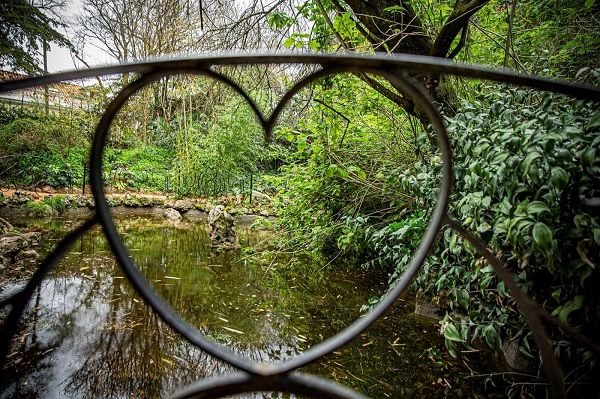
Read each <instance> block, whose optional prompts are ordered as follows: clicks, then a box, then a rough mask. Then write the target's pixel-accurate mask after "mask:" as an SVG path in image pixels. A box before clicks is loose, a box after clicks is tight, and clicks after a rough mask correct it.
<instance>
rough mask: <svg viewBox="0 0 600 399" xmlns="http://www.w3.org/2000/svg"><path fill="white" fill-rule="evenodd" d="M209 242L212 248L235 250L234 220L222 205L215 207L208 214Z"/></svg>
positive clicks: (236, 242) (236, 243) (236, 241)
mask: <svg viewBox="0 0 600 399" xmlns="http://www.w3.org/2000/svg"><path fill="white" fill-rule="evenodd" d="M208 224H209V226H210V241H211V245H212V246H213V247H222V248H235V247H237V245H238V240H237V234H236V233H235V228H234V224H235V220H234V219H233V216H231V215H230V214H229V213H227V211H226V210H225V207H224V206H223V205H217V206H215V207H214V208H213V209H211V211H210V212H209V214H208Z"/></svg>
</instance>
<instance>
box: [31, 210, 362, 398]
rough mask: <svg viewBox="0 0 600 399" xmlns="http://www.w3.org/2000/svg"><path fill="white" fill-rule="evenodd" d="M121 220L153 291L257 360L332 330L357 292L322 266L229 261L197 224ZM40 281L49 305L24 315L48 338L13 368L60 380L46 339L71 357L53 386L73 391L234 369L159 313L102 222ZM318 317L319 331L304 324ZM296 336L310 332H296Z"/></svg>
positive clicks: (161, 382)
mask: <svg viewBox="0 0 600 399" xmlns="http://www.w3.org/2000/svg"><path fill="white" fill-rule="evenodd" d="M117 222H118V223H119V227H120V231H121V232H122V234H123V237H124V240H125V241H126V243H127V245H128V246H129V247H130V248H131V249H132V251H131V254H132V256H133V257H134V259H135V262H136V264H137V265H138V267H139V268H140V270H141V272H142V273H143V274H144V275H145V276H146V278H147V279H148V280H149V281H150V282H151V283H152V284H153V285H154V287H155V289H156V290H157V292H159V293H160V294H161V295H162V296H163V297H164V298H165V300H166V301H167V302H168V303H170V304H171V306H173V307H174V308H175V309H176V310H177V311H179V312H181V314H182V315H183V316H184V317H185V318H187V319H188V320H189V322H190V323H191V324H193V325H195V326H197V327H198V328H200V330H202V331H203V332H204V333H205V334H207V335H209V336H210V337H212V338H213V339H215V340H217V341H218V342H221V343H222V344H223V345H224V346H227V347H229V348H231V349H233V350H234V351H236V352H238V353H241V354H242V356H244V357H247V358H249V359H251V360H253V361H276V360H281V359H284V358H288V357H290V356H292V355H294V354H296V353H298V351H299V347H300V346H301V347H303V348H306V347H308V346H310V345H311V344H316V343H317V342H319V341H320V340H321V339H322V338H323V335H324V336H325V337H326V336H328V335H331V334H330V333H333V332H337V330H336V331H332V328H336V329H337V328H338V325H339V324H344V325H345V323H346V321H348V320H349V319H351V318H352V317H353V316H352V315H351V314H350V313H351V312H350V313H349V312H348V309H349V308H350V305H349V302H345V301H344V300H342V299H340V298H342V297H344V296H350V297H353V301H352V303H354V305H352V307H354V308H355V309H356V308H357V307H358V306H357V304H356V301H360V298H358V297H357V296H356V295H355V294H356V293H355V292H354V290H352V289H350V290H348V289H346V288H343V287H341V286H337V285H336V284H338V283H336V282H332V281H329V280H327V279H324V275H323V274H322V273H313V274H307V275H305V276H298V275H297V273H296V274H295V275H294V277H292V278H288V277H289V276H286V275H284V274H279V275H277V276H270V275H267V274H266V273H265V272H264V270H262V269H260V268H252V267H249V266H248V267H246V266H245V265H243V264H241V263H237V264H235V261H236V259H238V257H237V255H236V254H235V253H234V252H226V251H225V252H213V253H211V252H210V241H209V238H208V234H207V233H206V231H205V230H204V228H203V226H202V225H199V226H192V227H189V226H188V228H186V229H175V228H173V227H165V225H164V224H161V223H156V222H154V224H151V223H149V224H147V225H144V224H143V223H141V222H137V221H136V220H135V218H131V219H127V220H126V221H125V222H121V221H117ZM241 238H242V239H243V237H241ZM248 241H250V239H248ZM166 276H172V277H177V278H179V280H175V279H167V278H166ZM266 277H267V278H268V279H271V280H269V281H270V282H268V281H267V280H265V278H266ZM296 277H297V278H296ZM354 285H355V283H353V282H347V283H346V282H345V283H344V286H348V287H352V286H354ZM44 287H45V288H44V289H43V290H42V293H41V295H39V297H38V301H41V308H42V309H44V311H43V312H42V313H40V314H38V316H37V317H38V319H37V320H36V321H32V322H31V323H33V326H34V327H33V328H38V329H45V330H46V331H47V333H46V339H45V340H44V341H43V345H40V344H38V345H37V346H36V347H34V346H33V345H31V344H30V345H29V346H28V347H27V349H26V350H29V351H35V354H36V355H37V356H38V357H39V360H37V361H36V362H31V361H30V360H29V359H27V360H26V363H28V367H27V370H25V368H23V369H22V370H21V371H20V373H22V374H21V375H25V374H28V375H27V377H28V378H31V377H32V376H33V375H40V376H41V375H42V374H41V373H42V371H37V370H34V367H39V368H40V370H41V367H42V366H40V365H43V366H45V367H46V369H45V370H44V371H43V373H44V374H43V376H42V377H40V378H44V379H45V380H46V381H45V382H44V383H42V384H38V387H39V386H40V385H41V386H44V384H48V381H49V380H50V379H51V378H55V374H53V372H54V371H53V367H54V368H63V367H67V366H66V365H63V364H61V363H60V361H61V358H59V357H56V356H54V355H53V354H52V353H54V352H52V353H50V354H49V355H48V354H46V355H44V352H45V351H46V350H48V349H49V348H57V349H58V350H57V352H63V358H62V360H64V359H65V357H64V356H65V354H67V355H69V356H73V355H74V357H76V359H75V360H74V361H72V362H71V363H72V364H70V365H68V367H67V370H66V372H65V373H64V375H66V378H65V379H64V381H62V382H60V381H59V382H60V386H59V389H60V391H61V392H60V393H61V394H62V395H66V396H72V397H88V396H90V397H132V396H138V397H139V396H143V397H157V396H165V395H167V394H168V393H172V392H173V391H175V390H177V388H179V387H181V386H183V385H185V384H187V383H190V382H192V381H195V380H197V379H199V378H202V377H205V376H212V375H222V374H225V373H228V372H231V371H232V370H231V369H230V367H229V366H227V365H225V364H223V363H222V362H219V361H217V360H215V359H213V358H211V357H209V356H208V355H206V354H205V353H203V352H201V351H199V350H198V349H197V348H195V347H194V346H192V345H191V344H189V343H187V341H184V340H183V339H182V338H181V337H180V336H179V335H178V334H176V333H175V332H173V331H172V330H171V329H170V328H169V327H167V326H166V325H164V324H163V323H162V322H161V321H160V320H159V319H158V318H157V316H156V315H155V314H154V312H153V311H151V310H150V309H149V308H148V307H147V306H146V305H145V304H144V303H143V301H142V300H141V299H140V298H139V297H138V296H137V295H136V294H135V293H134V292H133V290H132V289H131V287H130V286H129V283H128V282H127V280H126V279H124V278H122V275H121V271H120V269H119V268H118V266H117V265H116V264H115V262H114V259H113V257H112V255H111V253H110V251H109V249H108V246H107V244H106V241H105V239H104V237H103V236H102V234H101V232H100V231H99V229H98V230H96V229H94V230H92V231H91V232H89V233H87V234H85V235H84V236H83V237H82V238H81V240H80V241H79V242H77V243H76V244H75V245H74V246H73V248H72V250H71V252H70V253H69V254H67V256H66V257H65V259H64V260H63V261H62V262H61V265H60V266H59V267H58V268H57V269H56V270H55V271H54V272H53V275H52V278H51V279H49V280H48V281H46V282H45V283H44ZM330 291H331V293H334V292H335V294H331V293H330ZM338 292H339V293H340V294H339V295H337V293H338ZM59 297H62V299H61V300H58V299H57V298H59ZM40 298H41V299H40ZM325 298H328V299H325ZM55 302H56V303H55ZM63 305H64V306H63ZM33 309H34V308H32V309H30V314H33V313H32V312H33ZM38 310H39V309H38ZM90 315H91V316H90ZM299 315H306V316H307V317H298V316H299ZM332 316H333V319H330V318H331V317H332ZM28 317H29V316H28ZM223 318H227V319H228V320H229V322H228V323H224V322H223V321H222V320H223ZM315 322H316V323H318V325H316V324H315ZM86 324H87V325H86ZM82 325H83V326H82ZM224 326H229V327H234V328H236V329H239V330H243V331H244V334H243V335H236V334H235V333H231V332H228V331H227V330H225V329H223V327H224ZM315 326H317V327H320V328H319V330H318V332H317V331H315V332H314V334H308V332H312V331H311V328H312V327H315ZM339 327H340V328H341V327H342V326H341V325H340V326H339ZM302 334H306V337H303V338H302V339H301V340H300V339H299V338H298V337H299V336H300V337H302ZM321 334H322V335H321ZM305 338H306V339H305ZM50 345H51V346H50ZM24 351H25V349H24ZM24 351H23V353H25V352H24ZM30 358H31V359H33V358H34V357H33V356H31V357H30ZM319 368H322V367H319ZM36 373H37V374H36ZM40 381H41V380H40ZM33 389H35V388H33ZM33 389H32V390H33ZM257 397H261V396H260V395H259V396H257ZM275 397H279V396H278V395H276V396H275Z"/></svg>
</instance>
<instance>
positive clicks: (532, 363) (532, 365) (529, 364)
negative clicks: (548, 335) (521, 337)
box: [501, 340, 539, 373]
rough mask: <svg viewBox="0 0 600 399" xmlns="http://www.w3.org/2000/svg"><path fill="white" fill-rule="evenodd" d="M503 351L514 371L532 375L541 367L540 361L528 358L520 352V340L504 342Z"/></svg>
mask: <svg viewBox="0 0 600 399" xmlns="http://www.w3.org/2000/svg"><path fill="white" fill-rule="evenodd" d="M501 350H502V353H503V354H504V359H505V360H506V363H508V365H509V366H510V367H511V368H512V369H514V370H518V371H523V372H528V373H531V372H533V371H535V370H536V368H537V367H538V366H539V361H538V359H535V358H531V357H528V356H526V355H525V354H523V353H521V352H519V342H518V340H513V341H508V342H504V343H503V344H502V348H501Z"/></svg>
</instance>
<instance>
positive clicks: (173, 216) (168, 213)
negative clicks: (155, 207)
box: [165, 208, 181, 221]
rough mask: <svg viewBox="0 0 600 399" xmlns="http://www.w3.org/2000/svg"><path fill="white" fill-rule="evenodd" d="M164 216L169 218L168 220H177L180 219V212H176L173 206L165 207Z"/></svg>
mask: <svg viewBox="0 0 600 399" xmlns="http://www.w3.org/2000/svg"><path fill="white" fill-rule="evenodd" d="M165 217H166V218H167V219H169V220H172V221H179V220H181V214H180V213H179V212H177V211H176V210H175V209H173V208H167V209H165Z"/></svg>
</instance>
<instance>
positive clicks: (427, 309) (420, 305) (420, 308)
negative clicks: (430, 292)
mask: <svg viewBox="0 0 600 399" xmlns="http://www.w3.org/2000/svg"><path fill="white" fill-rule="evenodd" d="M415 314H418V315H419V316H423V317H427V318H429V319H433V320H441V319H442V311H441V309H440V308H438V307H437V306H435V305H434V304H433V303H431V302H430V301H428V300H426V299H424V298H422V297H417V298H415Z"/></svg>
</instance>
